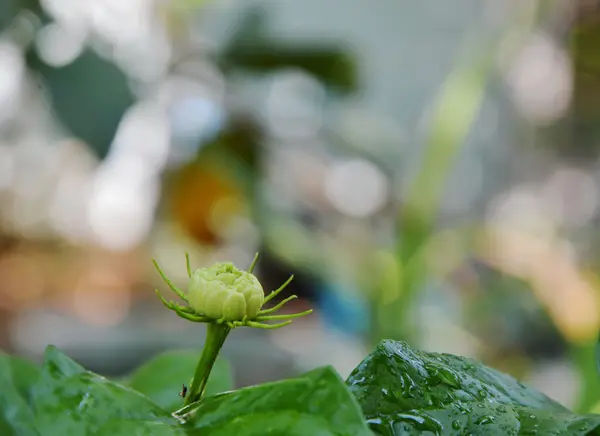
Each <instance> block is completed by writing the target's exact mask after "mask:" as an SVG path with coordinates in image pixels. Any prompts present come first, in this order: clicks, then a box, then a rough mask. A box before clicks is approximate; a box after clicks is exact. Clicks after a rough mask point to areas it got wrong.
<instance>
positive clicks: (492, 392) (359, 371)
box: [347, 341, 600, 436]
mask: <svg viewBox="0 0 600 436" xmlns="http://www.w3.org/2000/svg"><path fill="white" fill-rule="evenodd" d="M347 384H348V386H349V387H350V389H351V391H352V392H353V393H354V395H355V396H356V398H357V399H358V402H359V403H360V405H361V407H362V408H363V412H364V413H365V415H366V418H367V422H368V423H369V424H370V425H371V428H372V429H373V430H375V431H376V432H377V433H379V434H383V435H400V434H402V435H405V434H406V435H412V434H422V432H424V431H429V432H431V433H432V434H438V435H459V434H460V435H463V434H472V435H476V434H481V435H517V434H534V433H529V432H535V431H537V432H538V433H537V434H544V435H558V434H560V435H563V434H564V435H570V436H571V435H572V436H577V435H588V434H595V433H592V432H594V431H595V429H596V428H597V427H598V426H600V416H597V415H586V416H577V415H575V414H573V413H572V412H570V411H569V410H568V409H566V408H565V407H564V406H562V405H560V404H559V403H557V402H555V401H553V400H552V399H550V398H548V397H547V396H545V395H544V394H542V393H540V392H538V391H536V390H534V389H532V388H529V387H527V386H525V385H523V384H522V383H520V382H518V381H517V380H515V379H514V378H512V377H510V376H508V375H505V374H502V373H500V372H498V371H496V370H494V369H491V368H488V367H486V366H484V365H482V364H481V363H479V362H477V361H475V360H473V359H468V358H464V357H458V356H452V355H449V354H437V353H427V352H419V351H414V350H412V349H411V348H409V347H408V345H407V344H405V343H403V342H394V341H382V342H381V343H380V344H379V345H378V347H377V349H376V350H375V351H374V352H373V353H372V354H371V355H369V356H368V357H367V358H366V359H365V360H364V361H363V362H362V363H361V364H360V365H359V366H358V367H357V368H356V369H355V370H354V371H353V372H352V374H351V375H350V377H349V378H348V381H347Z"/></svg>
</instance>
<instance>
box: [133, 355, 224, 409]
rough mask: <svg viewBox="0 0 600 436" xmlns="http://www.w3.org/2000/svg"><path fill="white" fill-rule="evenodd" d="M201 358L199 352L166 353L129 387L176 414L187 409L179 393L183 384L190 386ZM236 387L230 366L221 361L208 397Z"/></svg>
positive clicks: (211, 379) (139, 372) (141, 370)
mask: <svg viewBox="0 0 600 436" xmlns="http://www.w3.org/2000/svg"><path fill="white" fill-rule="evenodd" d="M199 357H200V354H199V352H198V351H192V350H173V351H166V352H164V353H162V354H159V355H158V356H156V357H154V358H153V359H151V360H149V361H148V362H146V363H145V364H144V365H142V366H141V367H140V368H138V369H137V370H136V371H135V372H134V373H133V374H132V375H131V377H130V378H129V382H128V384H129V386H131V387H132V388H133V389H135V390H137V391H138V392H141V393H143V394H144V395H146V396H147V397H148V398H150V399H151V400H152V401H154V402H155V403H156V404H158V405H159V406H160V407H162V408H163V409H164V410H168V411H174V410H176V409H178V408H180V407H181V406H182V405H183V399H182V398H181V397H180V396H179V395H178V392H179V391H180V390H181V385H182V384H186V385H188V386H189V383H190V380H191V379H192V378H193V376H194V371H195V369H196V365H197V364H198V358H199ZM232 387H233V377H232V374H231V367H230V365H229V363H228V362H226V361H225V360H223V359H217V361H216V363H215V366H214V367H213V370H212V372H211V374H210V377H209V379H208V385H207V387H206V395H214V394H218V393H221V392H225V391H228V390H230V389H232Z"/></svg>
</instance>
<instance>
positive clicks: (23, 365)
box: [0, 354, 39, 436]
mask: <svg viewBox="0 0 600 436" xmlns="http://www.w3.org/2000/svg"><path fill="white" fill-rule="evenodd" d="M38 375H39V369H38V368H37V367H36V366H35V365H34V364H33V363H31V362H29V361H27V360H24V359H20V358H18V357H11V356H8V355H6V354H0V434H1V435H6V436H10V435H17V434H18V435H37V434H38V432H37V430H36V429H35V425H34V421H35V420H34V415H33V411H32V409H31V397H32V396H31V387H32V385H33V384H34V383H35V382H36V380H37V378H38Z"/></svg>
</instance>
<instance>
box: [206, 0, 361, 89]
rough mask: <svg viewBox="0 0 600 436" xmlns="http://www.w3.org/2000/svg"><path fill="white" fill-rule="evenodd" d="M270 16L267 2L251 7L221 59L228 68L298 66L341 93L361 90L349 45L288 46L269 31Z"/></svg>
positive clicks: (265, 69)
mask: <svg viewBox="0 0 600 436" xmlns="http://www.w3.org/2000/svg"><path fill="white" fill-rule="evenodd" d="M268 19H269V16H268V9H267V8H265V7H264V6H263V5H252V6H251V7H249V10H248V12H246V13H245V14H244V15H243V16H242V18H241V20H240V22H239V23H237V25H236V32H235V33H234V34H233V36H232V37H231V40H230V42H229V43H228V45H227V46H226V47H225V49H224V50H223V53H222V54H221V56H220V58H219V59H218V63H219V65H220V67H221V68H222V69H223V70H224V71H226V72H229V71H231V70H237V69H241V70H247V71H253V72H258V73H270V72H272V71H274V70H283V69H287V68H298V69H301V70H304V71H306V72H308V73H310V74H312V75H313V76H314V77H315V78H317V79H318V80H320V81H321V82H323V83H324V84H325V85H326V86H329V87H330V88H332V89H335V90H337V91H339V92H341V93H344V94H346V93H350V92H353V91H355V90H356V89H357V87H358V71H357V68H356V61H355V59H354V57H353V55H352V53H351V52H350V51H349V50H347V49H346V48H345V44H343V43H340V44H337V43H332V42H327V41H322V40H318V41H316V42H313V43H310V42H307V43H304V44H303V45H302V46H298V45H296V46H292V45H285V44H282V43H281V42H280V41H278V40H276V39H274V38H273V37H270V36H269V35H268V34H267V32H266V31H265V30H266V29H267V26H268Z"/></svg>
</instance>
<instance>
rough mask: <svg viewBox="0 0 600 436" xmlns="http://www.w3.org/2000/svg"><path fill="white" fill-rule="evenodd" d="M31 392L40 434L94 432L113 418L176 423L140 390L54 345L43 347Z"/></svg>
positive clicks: (70, 434)
mask: <svg viewBox="0 0 600 436" xmlns="http://www.w3.org/2000/svg"><path fill="white" fill-rule="evenodd" d="M34 396H35V412H36V424H37V428H38V429H40V432H41V433H43V434H51V435H54V434H56V435H69V436H78V435H88V434H94V433H95V432H96V431H99V430H100V429H102V428H103V427H104V426H106V425H109V423H110V422H111V421H113V420H126V421H139V422H146V421H156V422H158V423H161V422H162V423H165V424H175V423H176V421H175V420H174V419H173V418H171V417H170V414H169V413H167V412H166V411H164V410H163V409H161V408H160V407H159V406H157V405H155V404H154V403H152V401H150V399H148V398H147V397H145V396H143V395H142V394H140V393H139V392H136V391H134V390H133V389H131V388H129V387H125V386H122V385H119V384H118V383H115V382H112V381H110V380H108V379H106V378H104V377H101V376H99V375H97V374H94V373H92V372H90V371H86V370H85V369H84V368H83V367H81V366H80V365H79V364H77V363H76V362H74V361H73V360H71V359H70V358H69V357H67V356H65V355H64V354H62V353H61V352H60V351H58V350H57V349H56V348H54V347H48V349H47V350H46V354H45V361H44V365H43V367H42V374H41V377H40V379H39V381H38V384H37V385H36V387H35V390H34ZM157 425H158V424H157Z"/></svg>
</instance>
